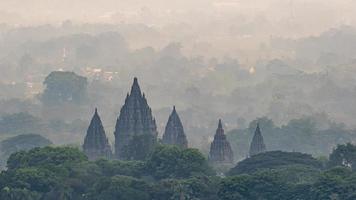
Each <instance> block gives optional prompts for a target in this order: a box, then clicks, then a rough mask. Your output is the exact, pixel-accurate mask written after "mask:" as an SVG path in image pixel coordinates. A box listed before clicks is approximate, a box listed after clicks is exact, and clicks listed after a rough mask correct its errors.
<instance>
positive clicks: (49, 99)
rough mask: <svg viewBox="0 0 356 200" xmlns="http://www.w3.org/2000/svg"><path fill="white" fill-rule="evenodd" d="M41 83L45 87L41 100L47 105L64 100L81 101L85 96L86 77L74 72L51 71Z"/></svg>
mask: <svg viewBox="0 0 356 200" xmlns="http://www.w3.org/2000/svg"><path fill="white" fill-rule="evenodd" d="M43 84H44V85H45V86H46V88H45V90H44V92H43V94H42V98H41V100H42V102H43V103H45V104H48V105H53V104H58V103H65V102H69V103H81V102H82V101H83V100H85V99H86V97H87V85H88V81H87V78H86V77H83V76H79V75H77V74H75V73H74V72H63V71H54V72H51V73H50V74H49V75H48V76H47V77H46V79H45V81H44V82H43Z"/></svg>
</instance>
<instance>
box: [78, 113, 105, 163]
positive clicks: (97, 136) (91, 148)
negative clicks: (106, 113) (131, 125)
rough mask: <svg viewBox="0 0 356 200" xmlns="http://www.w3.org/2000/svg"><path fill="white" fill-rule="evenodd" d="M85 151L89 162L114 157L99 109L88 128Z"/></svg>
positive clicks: (84, 145)
mask: <svg viewBox="0 0 356 200" xmlns="http://www.w3.org/2000/svg"><path fill="white" fill-rule="evenodd" d="M83 150H84V153H85V154H86V155H87V156H88V158H89V160H97V159H99V158H107V159H110V158H111V156H112V152H111V147H110V144H109V141H108V139H107V137H106V134H105V130H104V127H103V124H102V122H101V119H100V116H99V114H98V110H97V109H95V113H94V116H93V118H92V119H91V122H90V125H89V127H88V130H87V134H86V136H85V139H84V144H83Z"/></svg>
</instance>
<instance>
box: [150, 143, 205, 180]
mask: <svg viewBox="0 0 356 200" xmlns="http://www.w3.org/2000/svg"><path fill="white" fill-rule="evenodd" d="M147 168H148V170H149V172H150V173H152V175H153V176H154V177H155V178H157V179H163V178H187V177H191V176H193V175H208V174H211V173H212V169H211V168H210V167H209V166H208V162H207V160H206V158H205V157H204V156H203V155H202V154H201V153H200V152H199V151H198V150H197V149H181V148H178V147H176V146H165V145H160V146H157V147H156V148H155V150H154V152H153V153H152V155H151V156H150V158H149V159H148V161H147Z"/></svg>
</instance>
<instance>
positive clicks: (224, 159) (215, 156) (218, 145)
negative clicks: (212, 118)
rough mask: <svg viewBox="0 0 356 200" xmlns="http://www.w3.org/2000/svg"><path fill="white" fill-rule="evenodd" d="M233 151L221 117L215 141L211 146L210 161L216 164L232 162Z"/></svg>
mask: <svg viewBox="0 0 356 200" xmlns="http://www.w3.org/2000/svg"><path fill="white" fill-rule="evenodd" d="M233 158H234V155H233V152H232V149H231V146H230V143H229V142H228V141H227V139H226V135H225V134H224V129H223V126H222V122H221V119H220V120H219V125H218V129H216V134H215V136H214V141H213V142H212V143H211V146H210V154H209V161H210V162H212V163H214V164H232V163H233V161H234V160H233Z"/></svg>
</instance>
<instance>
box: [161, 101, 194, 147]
mask: <svg viewBox="0 0 356 200" xmlns="http://www.w3.org/2000/svg"><path fill="white" fill-rule="evenodd" d="M162 142H163V144H169V145H177V146H179V147H181V148H187V147H188V141H187V137H186V136H185V133H184V129H183V125H182V122H181V121H180V118H179V116H178V113H177V111H176V107H175V106H174V107H173V111H172V113H171V115H170V116H169V118H168V122H167V125H166V129H165V131H164V134H163V138H162Z"/></svg>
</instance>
